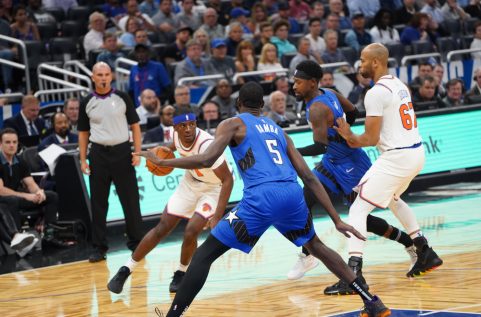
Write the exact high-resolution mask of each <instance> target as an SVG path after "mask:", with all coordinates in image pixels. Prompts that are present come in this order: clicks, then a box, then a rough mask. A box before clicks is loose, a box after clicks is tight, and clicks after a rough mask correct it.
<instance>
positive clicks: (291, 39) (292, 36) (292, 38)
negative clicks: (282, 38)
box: [287, 33, 304, 47]
mask: <svg viewBox="0 0 481 317" xmlns="http://www.w3.org/2000/svg"><path fill="white" fill-rule="evenodd" d="M302 37H304V33H294V34H289V37H288V38H287V39H288V40H289V42H291V43H292V44H294V45H295V46H296V47H297V46H298V45H297V44H298V42H299V39H300V38H302Z"/></svg>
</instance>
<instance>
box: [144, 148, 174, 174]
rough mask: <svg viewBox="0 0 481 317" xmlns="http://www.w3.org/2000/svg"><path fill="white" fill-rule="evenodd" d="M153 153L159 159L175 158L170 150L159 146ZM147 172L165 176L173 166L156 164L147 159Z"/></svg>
mask: <svg viewBox="0 0 481 317" xmlns="http://www.w3.org/2000/svg"><path fill="white" fill-rule="evenodd" d="M155 155H157V157H158V158H161V159H173V158H175V155H174V153H173V152H172V151H166V150H165V149H163V148H161V147H159V148H157V150H156V151H155ZM145 166H146V167H147V169H148V170H149V172H151V173H152V174H154V175H157V176H165V175H168V174H170V173H171V172H172V170H173V169H174V168H173V167H167V166H157V165H155V164H154V163H152V162H151V161H149V160H147V163H146V164H145Z"/></svg>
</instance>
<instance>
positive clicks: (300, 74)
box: [294, 69, 316, 80]
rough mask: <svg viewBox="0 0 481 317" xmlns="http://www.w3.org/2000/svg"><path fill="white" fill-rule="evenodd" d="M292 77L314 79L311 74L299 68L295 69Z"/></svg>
mask: <svg viewBox="0 0 481 317" xmlns="http://www.w3.org/2000/svg"><path fill="white" fill-rule="evenodd" d="M294 77H296V78H300V79H306V80H309V79H316V78H314V77H313V76H311V75H309V74H308V73H306V72H304V71H302V70H300V69H296V71H295V72H294Z"/></svg>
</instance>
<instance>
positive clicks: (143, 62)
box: [129, 44, 171, 106]
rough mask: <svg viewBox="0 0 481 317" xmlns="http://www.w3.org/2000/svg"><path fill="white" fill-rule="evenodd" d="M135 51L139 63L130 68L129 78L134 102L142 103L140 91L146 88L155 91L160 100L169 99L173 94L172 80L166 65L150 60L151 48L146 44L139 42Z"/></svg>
mask: <svg viewBox="0 0 481 317" xmlns="http://www.w3.org/2000/svg"><path fill="white" fill-rule="evenodd" d="M134 51H135V58H136V60H137V62H138V64H137V65H135V66H133V67H132V69H131V70H130V78H129V90H130V93H131V95H132V96H133V99H134V103H135V104H136V105H137V106H138V105H139V104H140V99H139V97H140V93H141V92H142V91H143V90H144V89H146V88H150V89H152V90H153V91H155V94H156V95H157V97H158V98H159V99H160V101H162V102H163V101H165V100H168V99H169V95H171V81H170V77H169V75H168V74H167V71H166V70H165V67H164V65H162V64H161V63H159V62H154V61H152V60H149V55H150V49H149V47H148V46H146V45H144V44H137V45H136V46H135V49H134Z"/></svg>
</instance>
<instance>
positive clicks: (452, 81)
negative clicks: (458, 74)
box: [446, 78, 464, 91]
mask: <svg viewBox="0 0 481 317" xmlns="http://www.w3.org/2000/svg"><path fill="white" fill-rule="evenodd" d="M456 84H461V88H462V89H463V91H464V81H463V80H462V79H460V78H453V79H450V80H448V82H447V83H446V90H449V88H451V86H454V85H456Z"/></svg>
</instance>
